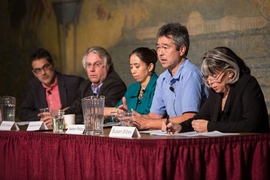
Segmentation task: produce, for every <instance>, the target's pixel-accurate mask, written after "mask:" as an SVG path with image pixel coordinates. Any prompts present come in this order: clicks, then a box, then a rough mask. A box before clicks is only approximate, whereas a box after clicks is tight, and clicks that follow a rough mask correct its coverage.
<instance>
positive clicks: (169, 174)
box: [0, 130, 270, 180]
mask: <svg viewBox="0 0 270 180" xmlns="http://www.w3.org/2000/svg"><path fill="white" fill-rule="evenodd" d="M108 132H109V130H106V131H105V136H86V135H68V134H63V135H60V134H53V133H44V132H27V131H20V132H17V131H0V179H7V180H10V179H20V180H26V179H27V180H28V179H30V180H32V179H33V180H35V179H52V180H54V179H67V180H69V179H70V180H74V179H76V180H77V179H98V180H99V179H101V180H102V179H105V180H106V179H110V180H112V179H131V180H132V179H134V180H135V179H136V180H137V179H150V180H152V179H153V180H154V179H155V180H159V179H160V180H163V179H166V180H167V179H184V180H186V179H207V180H212V179H213V180H214V179H229V180H233V179H236V180H239V179H245V180H246V179H270V134H254V135H239V136H226V137H214V138H179V137H178V138H175V137H174V138H170V137H159V136H149V135H148V136H146V135H144V136H143V137H142V138H131V139H120V138H110V137H108Z"/></svg>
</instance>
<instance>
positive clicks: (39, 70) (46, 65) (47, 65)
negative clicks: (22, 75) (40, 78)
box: [33, 64, 51, 74]
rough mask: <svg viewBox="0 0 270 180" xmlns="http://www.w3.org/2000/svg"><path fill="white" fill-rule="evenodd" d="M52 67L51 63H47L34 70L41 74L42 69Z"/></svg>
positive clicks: (45, 69)
mask: <svg viewBox="0 0 270 180" xmlns="http://www.w3.org/2000/svg"><path fill="white" fill-rule="evenodd" d="M50 67H51V64H45V65H44V66H43V67H42V68H35V69H33V72H34V73H35V74H40V73H41V71H42V70H43V71H47V70H49V69H50Z"/></svg>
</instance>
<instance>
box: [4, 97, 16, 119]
mask: <svg viewBox="0 0 270 180" xmlns="http://www.w3.org/2000/svg"><path fill="white" fill-rule="evenodd" d="M15 106H16V98H15V97H12V96H3V97H0V122H1V121H14V122H15Z"/></svg>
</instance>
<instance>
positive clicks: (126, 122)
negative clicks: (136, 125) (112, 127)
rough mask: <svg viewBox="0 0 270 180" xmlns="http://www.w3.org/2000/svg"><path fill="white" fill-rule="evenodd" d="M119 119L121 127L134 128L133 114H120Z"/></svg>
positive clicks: (118, 114)
mask: <svg viewBox="0 0 270 180" xmlns="http://www.w3.org/2000/svg"><path fill="white" fill-rule="evenodd" d="M117 118H118V119H119V121H120V124H121V126H129V127H133V115H132V112H118V113H117Z"/></svg>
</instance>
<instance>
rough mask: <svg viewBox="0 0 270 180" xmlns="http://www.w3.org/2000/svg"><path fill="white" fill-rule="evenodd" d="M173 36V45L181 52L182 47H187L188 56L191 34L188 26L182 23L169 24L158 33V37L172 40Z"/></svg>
mask: <svg viewBox="0 0 270 180" xmlns="http://www.w3.org/2000/svg"><path fill="white" fill-rule="evenodd" d="M170 35H171V36H172V40H173V43H174V44H175V45H176V50H177V51H179V50H180V47H181V46H186V52H185V55H186V56H187V54H188V50H189V43H190V42H189V34H188V30H187V28H186V26H183V25H181V24H180V23H168V24H165V25H163V26H162V27H161V28H160V29H159V30H158V32H157V37H158V38H159V37H161V36H165V37H167V38H170V37H169V36H170Z"/></svg>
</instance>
